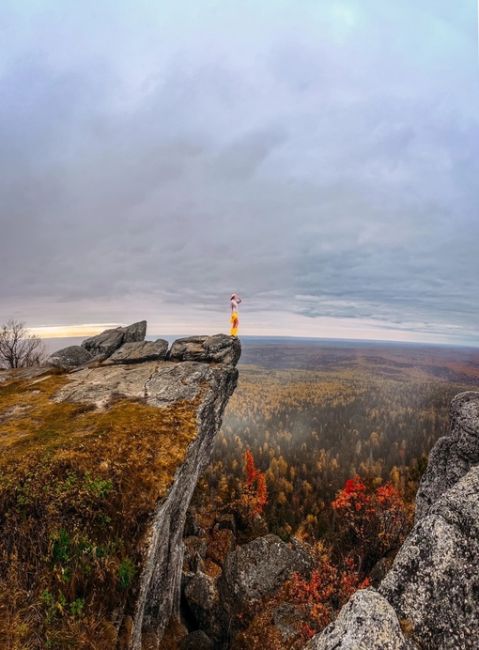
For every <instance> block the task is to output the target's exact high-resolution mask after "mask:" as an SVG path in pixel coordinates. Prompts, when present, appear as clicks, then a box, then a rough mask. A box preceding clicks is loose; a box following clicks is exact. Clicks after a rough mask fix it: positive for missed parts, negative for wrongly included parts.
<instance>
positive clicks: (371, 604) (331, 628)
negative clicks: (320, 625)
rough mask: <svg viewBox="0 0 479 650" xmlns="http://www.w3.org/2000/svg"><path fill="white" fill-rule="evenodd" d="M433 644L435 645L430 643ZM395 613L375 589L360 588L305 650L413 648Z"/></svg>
mask: <svg viewBox="0 0 479 650" xmlns="http://www.w3.org/2000/svg"><path fill="white" fill-rule="evenodd" d="M429 647H433V646H429ZM413 648H414V646H413V645H411V644H410V642H409V641H408V640H407V639H406V638H405V637H404V634H403V632H402V630H401V626H400V625H399V621H398V619H397V616H396V613H395V611H394V609H393V608H392V607H391V605H390V604H389V603H388V601H387V600H386V599H385V598H383V597H382V596H381V595H380V594H378V593H377V591H375V590H374V589H363V590H360V591H357V592H356V593H355V594H354V595H353V596H352V598H351V600H350V601H349V602H348V603H347V604H346V605H345V606H344V607H343V609H342V610H341V612H340V614H339V616H338V618H337V619H336V620H335V621H334V622H333V623H331V624H330V625H328V627H326V628H325V629H324V630H323V631H322V632H321V633H320V634H317V635H316V636H315V637H314V638H313V639H311V641H309V643H308V644H307V645H306V646H305V648H304V650H412V649H413Z"/></svg>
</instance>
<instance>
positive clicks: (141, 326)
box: [82, 320, 146, 357]
mask: <svg viewBox="0 0 479 650" xmlns="http://www.w3.org/2000/svg"><path fill="white" fill-rule="evenodd" d="M145 335H146V320H142V321H139V322H138V323H133V324H132V325H128V326H127V327H116V328H114V329H110V330H105V331H104V332H102V333H101V334H97V336H91V337H90V338H88V339H85V341H83V343H82V347H84V348H85V349H86V350H88V352H90V353H91V354H92V355H93V356H95V357H96V356H98V355H101V356H105V357H108V356H110V355H111V354H113V352H115V350H117V349H118V348H119V347H121V346H122V345H123V343H132V342H138V341H143V340H144V338H145Z"/></svg>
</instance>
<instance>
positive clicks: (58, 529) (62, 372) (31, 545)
mask: <svg viewBox="0 0 479 650" xmlns="http://www.w3.org/2000/svg"><path fill="white" fill-rule="evenodd" d="M145 332H146V323H145V322H144V321H142V322H140V323H135V324H133V325H132V326H129V327H127V328H116V329H114V330H108V331H106V332H104V333H102V334H101V335H99V336H98V337H92V338H91V339H87V341H85V342H84V343H83V344H82V346H72V347H70V348H65V349H64V350H60V351H58V352H56V353H55V354H53V355H52V356H51V357H50V359H49V366H48V367H47V368H43V369H35V370H26V371H17V372H3V373H1V376H0V379H1V381H0V441H1V443H0V444H1V447H2V454H1V455H0V530H1V536H2V543H1V545H0V584H1V585H2V589H1V590H0V591H1V592H2V593H3V596H0V601H1V602H0V646H1V647H23V645H25V644H26V645H28V647H30V648H42V649H44V648H46V647H51V648H65V647H75V648H107V647H108V648H115V647H118V648H125V649H129V650H140V649H141V648H159V647H160V643H161V637H162V634H163V631H164V628H165V626H166V625H167V623H168V621H169V619H170V617H171V615H172V613H174V612H175V610H176V608H177V607H178V606H179V592H180V579H181V571H182V565H183V529H184V524H185V518H186V511H187V508H188V505H189V502H190V499H191V497H192V494H193V491H194V489H195V487H196V483H197V480H198V476H199V475H200V473H201V471H202V470H203V469H204V467H205V465H206V464H207V463H208V460H209V457H210V453H211V450H212V446H213V442H214V437H215V434H216V432H217V431H218V429H219V427H220V424H221V419H222V415H223V411H224V408H225V406H226V404H227V402H228V399H229V397H230V396H231V394H232V393H233V391H234V389H235V387H236V382H237V377H238V371H237V369H236V367H235V366H236V363H237V361H238V359H239V356H240V353H241V348H240V343H239V340H238V339H237V338H234V337H229V336H226V335H216V336H203V337H191V338H187V339H181V340H179V341H176V342H175V343H174V344H173V345H172V346H171V348H170V349H168V344H167V342H166V341H163V340H161V339H160V340H158V341H145V340H144V337H145Z"/></svg>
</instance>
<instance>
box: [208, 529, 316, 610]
mask: <svg viewBox="0 0 479 650" xmlns="http://www.w3.org/2000/svg"><path fill="white" fill-rule="evenodd" d="M311 568H312V560H311V557H310V555H309V554H308V553H307V551H306V550H305V549H304V548H303V547H302V546H300V545H299V544H298V545H297V546H293V545H290V544H287V543H286V542H283V541H282V540H281V539H280V538H279V537H277V536H276V535H266V536H265V537H258V538H257V539H254V540H253V541H252V542H249V543H248V544H244V545H243V546H238V547H237V548H236V549H235V550H234V551H232V552H231V553H229V554H228V555H227V557H226V560H225V562H224V567H223V574H222V576H221V577H220V579H219V583H218V585H219V588H220V591H221V594H222V596H223V598H224V600H225V601H226V602H228V603H229V605H230V607H231V608H233V609H235V610H238V611H241V612H243V611H245V612H248V611H249V612H252V611H253V610H254V608H255V606H257V604H258V603H259V602H260V601H261V600H262V599H263V598H265V597H266V596H270V595H272V594H274V593H275V592H276V591H277V590H278V589H279V588H280V587H281V585H282V584H283V583H284V582H285V581H286V580H287V579H288V578H289V577H290V576H291V575H292V574H293V573H295V572H298V573H301V574H303V575H306V574H308V573H309V572H310V571H311Z"/></svg>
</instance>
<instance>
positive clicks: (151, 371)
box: [55, 361, 221, 408]
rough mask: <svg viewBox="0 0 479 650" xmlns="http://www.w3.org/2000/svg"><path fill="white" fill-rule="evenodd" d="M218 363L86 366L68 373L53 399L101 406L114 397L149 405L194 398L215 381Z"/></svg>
mask: <svg viewBox="0 0 479 650" xmlns="http://www.w3.org/2000/svg"><path fill="white" fill-rule="evenodd" d="M220 373H221V366H210V365H208V364H205V363H197V362H184V363H173V362H170V361H158V362H154V361H147V362H145V363H140V364H137V365H133V364H129V365H128V364H127V365H120V364H118V365H110V366H100V367H98V368H86V369H84V370H79V371H78V372H76V373H74V374H72V375H69V376H68V379H69V383H68V384H67V385H66V386H64V387H63V388H62V389H61V390H60V391H59V392H58V393H57V395H56V396H55V400H56V401H70V402H82V403H86V404H94V405H95V406H96V407H97V408H105V407H106V406H107V405H108V404H109V403H111V401H112V400H114V399H118V398H126V399H141V400H144V401H145V403H146V404H150V405H152V406H166V405H168V404H172V403H174V402H177V401H180V400H194V399H195V398H196V397H198V396H199V395H200V392H201V390H202V388H203V387H207V386H208V385H210V386H213V385H215V384H216V383H217V381H218V377H219V374H220Z"/></svg>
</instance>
